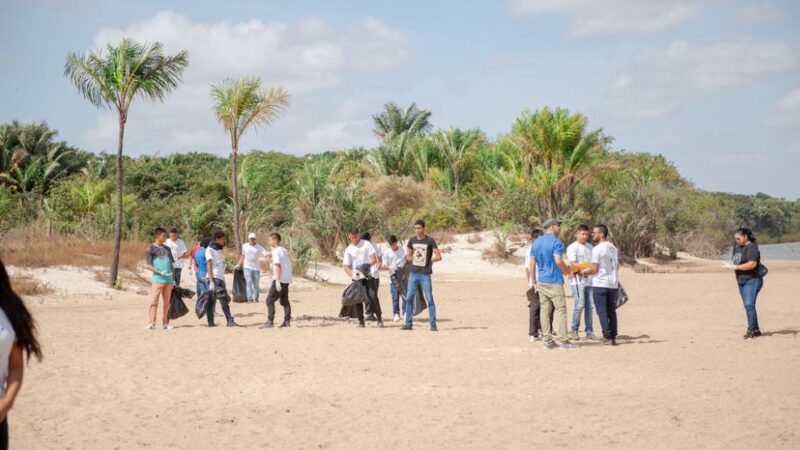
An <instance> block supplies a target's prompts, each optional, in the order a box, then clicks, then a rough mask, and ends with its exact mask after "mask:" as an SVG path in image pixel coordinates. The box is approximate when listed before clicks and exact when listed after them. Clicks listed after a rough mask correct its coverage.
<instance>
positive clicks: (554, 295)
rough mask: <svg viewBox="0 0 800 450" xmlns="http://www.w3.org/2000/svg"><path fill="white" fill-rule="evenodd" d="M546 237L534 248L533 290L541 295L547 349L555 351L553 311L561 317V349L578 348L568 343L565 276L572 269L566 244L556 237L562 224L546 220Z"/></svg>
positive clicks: (530, 282)
mask: <svg viewBox="0 0 800 450" xmlns="http://www.w3.org/2000/svg"><path fill="white" fill-rule="evenodd" d="M544 228H545V231H544V234H543V235H542V236H541V237H540V238H539V239H536V241H535V242H534V243H533V245H532V246H531V253H530V257H531V262H530V268H529V269H530V270H529V273H530V280H529V281H528V284H529V286H530V287H533V288H534V289H536V292H538V293H539V303H540V305H541V315H540V320H541V324H542V332H543V334H544V348H545V349H551V348H556V343H555V342H554V341H553V329H552V326H551V325H550V321H551V320H552V317H553V308H554V307H555V310H556V313H557V314H558V340H559V343H558V347H559V348H562V349H571V348H576V346H575V345H573V344H571V343H570V342H569V341H568V340H567V300H566V297H565V296H564V276H569V273H570V272H569V268H568V267H567V265H566V264H565V263H564V261H563V259H562V257H563V255H564V243H563V242H561V240H560V239H559V238H558V237H557V236H558V233H560V232H561V221H560V220H558V219H547V220H546V221H545V222H544Z"/></svg>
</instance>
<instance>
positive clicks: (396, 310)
mask: <svg viewBox="0 0 800 450" xmlns="http://www.w3.org/2000/svg"><path fill="white" fill-rule="evenodd" d="M389 292H390V293H391V294H392V313H393V314H400V292H399V291H398V290H397V285H396V284H394V283H391V284H389Z"/></svg>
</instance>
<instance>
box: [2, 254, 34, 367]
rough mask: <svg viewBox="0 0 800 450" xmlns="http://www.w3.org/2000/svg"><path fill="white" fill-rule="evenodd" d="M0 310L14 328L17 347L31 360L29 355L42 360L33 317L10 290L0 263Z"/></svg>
mask: <svg viewBox="0 0 800 450" xmlns="http://www.w3.org/2000/svg"><path fill="white" fill-rule="evenodd" d="M0 308H2V309H3V312H4V313H6V316H7V317H8V321H9V322H11V326H12V327H13V328H14V333H15V334H16V335H17V345H19V346H20V347H22V350H24V351H25V353H27V355H28V359H31V355H36V359H38V360H39V361H41V360H42V347H41V346H40V345H39V341H38V340H37V339H36V324H34V322H33V316H31V313H30V312H28V308H26V307H25V303H23V302H22V299H21V298H19V295H17V294H16V293H15V292H14V291H13V290H12V289H11V280H10V279H9V277H8V272H6V266H5V265H4V264H3V261H0Z"/></svg>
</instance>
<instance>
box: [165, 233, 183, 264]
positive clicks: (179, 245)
mask: <svg viewBox="0 0 800 450" xmlns="http://www.w3.org/2000/svg"><path fill="white" fill-rule="evenodd" d="M164 245H166V246H167V248H169V250H170V251H171V252H172V259H173V260H175V262H174V263H173V264H172V267H174V268H176V269H181V268H183V259H181V258H182V257H183V256H184V255H186V251H187V248H186V242H183V239H181V238H178V240H176V241H173V240H172V239H167V241H166V242H164Z"/></svg>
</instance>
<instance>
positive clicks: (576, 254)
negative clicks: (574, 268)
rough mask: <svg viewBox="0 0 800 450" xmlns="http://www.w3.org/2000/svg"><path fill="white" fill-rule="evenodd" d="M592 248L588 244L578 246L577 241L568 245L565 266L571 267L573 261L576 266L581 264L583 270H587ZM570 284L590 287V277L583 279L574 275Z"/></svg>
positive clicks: (590, 260)
mask: <svg viewBox="0 0 800 450" xmlns="http://www.w3.org/2000/svg"><path fill="white" fill-rule="evenodd" d="M592 248H593V247H592V244H590V243H588V242H587V243H585V244H583V245H581V244H579V243H578V241H575V242H573V243H572V244H569V247H567V264H569V265H572V261H575V262H577V263H578V264H581V263H583V264H584V267H583V268H584V269H585V268H588V267H589V263H591V262H592ZM572 284H573V285H582V286H591V285H592V277H584V276H581V275H578V274H575V276H573V277H572Z"/></svg>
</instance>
